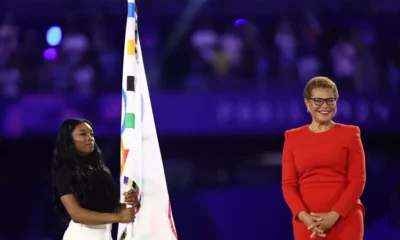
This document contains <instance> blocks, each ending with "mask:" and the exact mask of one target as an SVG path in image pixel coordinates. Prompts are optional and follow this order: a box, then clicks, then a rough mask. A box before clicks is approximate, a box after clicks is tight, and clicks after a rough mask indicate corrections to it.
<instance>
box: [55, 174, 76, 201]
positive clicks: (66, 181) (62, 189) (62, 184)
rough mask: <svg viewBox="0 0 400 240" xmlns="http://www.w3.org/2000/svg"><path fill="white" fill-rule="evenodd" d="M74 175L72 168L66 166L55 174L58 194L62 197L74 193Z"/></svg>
mask: <svg viewBox="0 0 400 240" xmlns="http://www.w3.org/2000/svg"><path fill="white" fill-rule="evenodd" d="M72 177H73V172H72V170H71V169H68V168H66V167H61V168H60V169H59V170H58V171H57V173H56V176H55V185H56V188H57V192H58V195H59V196H60V197H62V196H64V195H68V194H72V193H73V189H72V186H71V181H72Z"/></svg>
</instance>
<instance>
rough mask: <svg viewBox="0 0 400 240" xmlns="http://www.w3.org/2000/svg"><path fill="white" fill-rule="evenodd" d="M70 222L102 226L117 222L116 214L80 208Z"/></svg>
mask: <svg viewBox="0 0 400 240" xmlns="http://www.w3.org/2000/svg"><path fill="white" fill-rule="evenodd" d="M71 218H72V220H73V221H74V222H76V223H82V224H88V225H102V224H109V223H116V222H119V217H118V214H117V213H99V212H94V211H90V210H87V209H84V208H81V209H80V210H79V211H77V212H76V213H74V214H72V216H71Z"/></svg>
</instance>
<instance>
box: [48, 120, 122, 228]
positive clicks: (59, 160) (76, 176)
mask: <svg viewBox="0 0 400 240" xmlns="http://www.w3.org/2000/svg"><path fill="white" fill-rule="evenodd" d="M81 123H87V124H89V125H90V127H91V128H92V129H93V131H94V128H93V124H92V123H91V122H90V121H88V120H86V119H67V120H65V121H64V122H63V123H62V125H61V127H60V129H59V131H58V135H57V140H56V144H55V147H54V152H53V164H52V182H53V201H54V207H55V210H56V213H57V214H58V215H59V216H60V218H61V219H62V220H64V221H65V222H67V221H68V220H69V215H68V214H67V211H66V210H65V208H64V206H63V204H62V203H61V200H60V196H59V195H58V192H57V188H56V185H55V175H56V173H57V171H58V170H59V169H60V168H61V167H67V168H68V169H70V170H71V171H72V172H73V177H72V182H71V187H72V190H73V192H74V195H75V197H76V198H77V201H78V202H79V204H80V205H85V204H86V203H87V200H88V199H87V197H86V195H85V193H86V192H87V191H90V190H91V188H92V186H90V185H89V184H88V176H89V175H90V174H91V173H93V172H95V171H99V170H105V172H108V173H109V170H108V168H107V167H106V166H105V165H104V162H103V154H102V152H101V150H100V148H99V147H98V146H97V144H96V143H95V145H94V151H93V152H92V153H91V154H90V155H89V156H85V157H82V156H79V155H78V153H77V151H76V150H75V147H74V142H73V139H72V132H73V131H74V129H75V127H76V126H77V125H79V124H81ZM88 163H90V167H89V164H88ZM109 181H110V186H111V185H113V182H112V181H113V180H112V177H110V178H109ZM106 190H107V191H108V192H107V194H110V196H117V195H118V193H117V192H116V189H115V188H110V189H106ZM115 201H118V200H117V199H115Z"/></svg>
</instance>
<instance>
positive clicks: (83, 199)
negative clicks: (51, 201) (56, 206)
mask: <svg viewBox="0 0 400 240" xmlns="http://www.w3.org/2000/svg"><path fill="white" fill-rule="evenodd" d="M75 179H76V178H75V173H74V171H73V170H72V169H70V168H68V167H66V166H63V167H61V168H60V169H59V170H58V171H57V173H56V175H55V185H56V188H57V192H58V195H59V197H62V196H64V195H68V194H74V195H75V197H76V198H77V200H78V202H79V204H80V205H81V207H83V208H86V209H88V210H91V211H96V212H104V213H111V212H114V211H115V210H116V208H117V207H118V204H119V196H118V191H117V188H116V186H115V184H114V182H113V179H112V176H111V174H110V172H109V171H108V170H97V171H91V172H89V173H88V175H87V185H86V186H87V187H86V188H85V189H84V191H80V192H81V194H82V195H81V196H77V194H76V192H77V191H76V190H74V187H73V184H72V183H73V181H74V180H75Z"/></svg>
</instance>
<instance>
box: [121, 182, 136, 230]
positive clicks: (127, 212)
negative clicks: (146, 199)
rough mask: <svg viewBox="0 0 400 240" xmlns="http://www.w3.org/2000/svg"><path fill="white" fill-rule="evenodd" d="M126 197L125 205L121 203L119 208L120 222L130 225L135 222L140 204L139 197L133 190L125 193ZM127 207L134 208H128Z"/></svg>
mask: <svg viewBox="0 0 400 240" xmlns="http://www.w3.org/2000/svg"><path fill="white" fill-rule="evenodd" d="M123 195H124V197H125V203H121V204H120V206H119V208H118V218H119V222H122V223H130V222H134V221H135V215H136V212H135V208H136V206H137V204H138V195H137V194H136V192H135V191H133V189H131V190H129V191H127V192H124V193H123ZM127 205H130V206H132V207H131V208H127Z"/></svg>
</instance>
